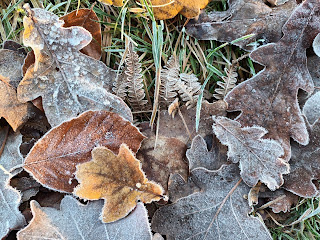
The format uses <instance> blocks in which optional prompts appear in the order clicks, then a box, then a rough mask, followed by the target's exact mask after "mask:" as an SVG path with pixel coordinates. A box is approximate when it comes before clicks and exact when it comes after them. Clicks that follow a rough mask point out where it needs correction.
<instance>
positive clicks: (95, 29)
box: [60, 8, 102, 60]
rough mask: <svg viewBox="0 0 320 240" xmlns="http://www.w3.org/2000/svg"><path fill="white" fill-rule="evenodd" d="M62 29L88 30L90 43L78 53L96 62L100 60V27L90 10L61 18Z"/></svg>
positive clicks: (79, 10) (78, 10)
mask: <svg viewBox="0 0 320 240" xmlns="http://www.w3.org/2000/svg"><path fill="white" fill-rule="evenodd" d="M60 20H63V21H64V24H63V27H65V28H68V27H72V26H80V27H83V28H84V29H86V30H88V31H89V32H90V33H91V35H92V41H91V42H90V43H89V44H88V45H87V46H85V47H84V48H82V49H81V51H80V52H82V53H84V54H85V55H87V56H90V57H93V58H95V59H97V60H99V59H100V58H101V53H102V51H101V27H100V23H99V18H98V17H97V15H96V14H95V12H94V11H93V10H91V9H87V8H82V9H77V10H74V11H73V12H71V13H69V14H67V15H65V16H63V17H61V18H60Z"/></svg>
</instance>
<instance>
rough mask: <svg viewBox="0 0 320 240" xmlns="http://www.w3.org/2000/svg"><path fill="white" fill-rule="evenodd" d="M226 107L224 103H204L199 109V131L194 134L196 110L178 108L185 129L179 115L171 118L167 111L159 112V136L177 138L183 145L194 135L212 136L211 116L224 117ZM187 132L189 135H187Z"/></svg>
mask: <svg viewBox="0 0 320 240" xmlns="http://www.w3.org/2000/svg"><path fill="white" fill-rule="evenodd" d="M226 109H227V105H226V103H225V102H224V101H217V102H214V103H208V102H207V101H204V102H203V103H202V107H201V117H200V124H199V131H198V132H196V109H194V108H190V109H187V107H186V106H183V107H181V108H180V111H181V115H182V116H183V119H184V120H185V122H186V125H187V128H188V130H187V129H186V126H185V124H184V123H183V120H182V119H181V116H180V115H179V114H176V116H175V117H174V118H172V117H171V116H170V115H169V113H168V111H161V112H160V124H159V135H161V136H164V137H167V138H177V139H179V140H180V141H182V142H183V143H187V142H188V141H191V140H192V139H193V138H194V137H195V136H196V135H198V134H199V135H201V136H202V137H204V138H205V137H206V136H208V135H210V137H211V135H212V124H213V120H212V115H217V116H225V115H226ZM188 131H189V132H190V134H191V135H189V133H188Z"/></svg>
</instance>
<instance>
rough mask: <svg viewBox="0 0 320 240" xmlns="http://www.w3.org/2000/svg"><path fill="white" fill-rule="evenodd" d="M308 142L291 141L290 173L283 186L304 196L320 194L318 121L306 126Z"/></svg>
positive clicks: (319, 131) (319, 129)
mask: <svg viewBox="0 0 320 240" xmlns="http://www.w3.org/2000/svg"><path fill="white" fill-rule="evenodd" d="M308 130H309V135H310V142H309V144H308V145H307V146H302V145H299V144H298V143H295V142H293V143H292V144H291V147H292V156H291V160H290V174H289V175H287V176H285V177H284V180H285V183H284V185H283V187H284V188H285V189H287V190H288V191H290V192H292V193H294V194H297V195H299V196H301V197H304V198H311V197H318V196H319V194H320V191H319V184H318V180H319V179H320V164H319V160H320V153H319V144H320V121H319V120H317V121H316V122H315V123H314V124H313V125H312V126H310V125H309V126H308Z"/></svg>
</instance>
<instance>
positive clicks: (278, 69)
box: [225, 0, 320, 161]
mask: <svg viewBox="0 0 320 240" xmlns="http://www.w3.org/2000/svg"><path fill="white" fill-rule="evenodd" d="M319 21H320V2H319V1H318V0H307V1H304V2H303V3H302V4H301V5H300V6H299V7H297V8H296V10H295V11H294V12H293V13H292V15H291V17H290V18H289V20H288V21H287V22H286V24H285V25H284V26H283V28H282V31H283V33H284V35H283V37H282V38H281V40H280V41H279V42H277V43H271V44H268V45H265V46H263V47H260V48H258V49H257V50H255V51H253V52H252V53H251V54H250V57H251V58H252V60H253V61H255V62H257V63H260V64H262V65H264V66H265V68H264V70H262V71H261V72H259V73H258V74H257V75H255V76H254V77H252V78H251V79H248V80H247V81H245V82H243V83H241V84H239V85H238V86H237V87H235V88H234V89H233V90H232V91H231V92H229V94H228V95H227V96H226V98H225V101H226V102H227V103H228V110H229V111H241V114H240V115H239V116H238V117H237V118H236V120H237V121H239V122H240V123H241V125H242V126H256V125H257V126H261V127H263V128H265V129H267V130H268V134H267V135H266V136H265V137H266V138H271V139H274V140H276V141H278V142H280V144H281V145H282V147H283V148H284V151H285V155H284V157H283V159H285V160H286V161H289V159H290V155H291V153H290V151H291V150H290V137H292V138H293V139H294V140H296V141H297V142H298V143H300V144H303V145H306V144H307V143H308V141H309V137H308V131H307V129H306V125H305V122H304V119H303V117H302V113H301V110H300V107H299V104H298V100H297V94H298V90H299V89H302V90H305V91H306V92H308V93H311V92H312V91H313V88H314V87H313V82H312V78H311V76H310V74H309V71H308V69H307V65H306V63H307V58H306V49H307V48H309V47H311V45H312V41H313V39H314V38H315V36H316V35H317V34H318V33H319V32H320V24H318V23H319ZM297 36H298V37H297ZM279 59H281V61H279ZM248 94H249V95H248Z"/></svg>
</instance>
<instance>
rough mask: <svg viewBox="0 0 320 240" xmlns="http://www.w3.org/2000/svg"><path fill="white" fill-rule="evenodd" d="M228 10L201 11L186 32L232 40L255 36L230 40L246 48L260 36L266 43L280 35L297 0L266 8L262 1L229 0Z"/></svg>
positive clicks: (206, 37)
mask: <svg viewBox="0 0 320 240" xmlns="http://www.w3.org/2000/svg"><path fill="white" fill-rule="evenodd" d="M228 3H229V4H228V5H229V9H228V10H227V11H224V12H218V11H217V12H209V13H205V12H204V13H202V14H200V16H199V19H198V20H193V21H190V22H189V23H188V24H187V26H186V32H187V33H188V34H189V35H191V36H193V37H195V38H197V39H200V40H218V41H221V42H231V41H233V40H235V39H238V38H241V37H243V36H246V35H249V34H254V37H251V38H249V39H245V40H241V41H239V42H236V43H233V44H234V45H237V46H240V47H242V48H243V49H246V50H253V49H254V46H252V45H248V44H249V43H252V42H255V41H256V40H259V39H263V40H264V42H265V43H270V42H277V41H279V40H280V38H281V37H282V32H281V28H282V26H283V25H284V24H285V22H286V21H287V20H288V18H289V16H290V14H291V13H292V12H293V10H294V9H295V7H296V6H297V3H296V0H289V1H288V2H287V3H285V4H283V5H281V6H277V7H269V6H268V5H267V3H265V1H264V0H246V1H243V0H229V1H228Z"/></svg>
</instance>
